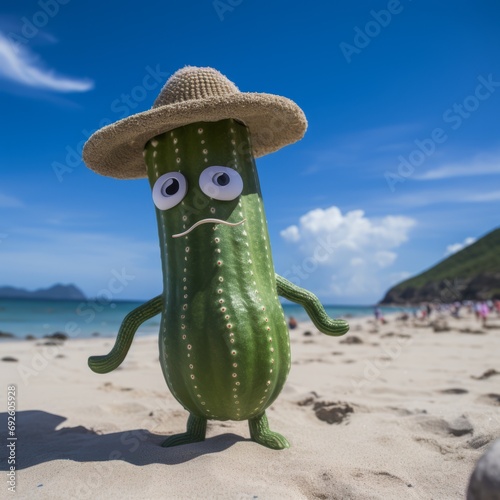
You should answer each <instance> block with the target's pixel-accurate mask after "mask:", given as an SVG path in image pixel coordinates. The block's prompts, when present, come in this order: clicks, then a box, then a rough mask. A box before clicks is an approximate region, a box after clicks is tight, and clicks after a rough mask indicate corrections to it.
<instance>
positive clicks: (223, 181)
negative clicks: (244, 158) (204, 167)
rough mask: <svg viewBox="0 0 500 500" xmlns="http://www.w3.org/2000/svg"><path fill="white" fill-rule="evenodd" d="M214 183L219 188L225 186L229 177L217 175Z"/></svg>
mask: <svg viewBox="0 0 500 500" xmlns="http://www.w3.org/2000/svg"><path fill="white" fill-rule="evenodd" d="M215 182H217V184H218V185H219V186H227V185H228V184H229V175H227V174H226V173H222V174H219V175H218V176H217V177H216V179H215Z"/></svg>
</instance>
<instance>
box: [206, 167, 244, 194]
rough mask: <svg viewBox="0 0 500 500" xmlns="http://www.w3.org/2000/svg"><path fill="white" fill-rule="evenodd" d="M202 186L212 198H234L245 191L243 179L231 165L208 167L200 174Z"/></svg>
mask: <svg viewBox="0 0 500 500" xmlns="http://www.w3.org/2000/svg"><path fill="white" fill-rule="evenodd" d="M200 188H201V190H202V191H203V192H204V193H205V194H206V195H207V196H210V198H214V199H216V200H223V201H229V200H234V199H235V198H236V197H238V196H239V195H240V194H241V192H242V191H243V179H242V178H241V175H240V174H239V173H238V172H236V170H234V169H232V168H229V167H208V168H206V169H205V170H203V172H202V173H201V175H200Z"/></svg>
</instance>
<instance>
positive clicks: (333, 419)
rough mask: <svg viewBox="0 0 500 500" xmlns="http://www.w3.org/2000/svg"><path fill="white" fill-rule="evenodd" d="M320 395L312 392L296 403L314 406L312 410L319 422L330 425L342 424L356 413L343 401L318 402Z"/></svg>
mask: <svg viewBox="0 0 500 500" xmlns="http://www.w3.org/2000/svg"><path fill="white" fill-rule="evenodd" d="M318 398H319V395H318V394H317V393H315V392H310V393H308V394H307V395H305V396H304V397H301V398H300V399H299V400H297V401H296V403H297V404H298V405H299V406H312V409H313V411H314V413H315V415H316V417H317V418H318V419H319V420H322V421H323V422H326V423H328V424H340V423H342V422H343V421H344V420H345V419H346V418H348V417H349V415H350V414H351V413H354V408H353V406H351V405H350V404H349V403H344V402H342V401H337V402H331V401H318Z"/></svg>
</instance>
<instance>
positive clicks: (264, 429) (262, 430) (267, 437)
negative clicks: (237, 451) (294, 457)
mask: <svg viewBox="0 0 500 500" xmlns="http://www.w3.org/2000/svg"><path fill="white" fill-rule="evenodd" d="M248 427H249V428H250V437H251V438H252V441H255V442H256V443H259V444H261V445H262V446H266V447H267V448H271V449H273V450H283V449H285V448H290V443H289V442H288V441H287V440H286V438H284V437H283V436H282V435H281V434H278V433H277V432H273V431H272V430H271V429H270V428H269V422H268V421H267V417H266V413H265V412H264V413H262V414H261V415H259V416H258V417H254V418H251V419H249V420H248Z"/></svg>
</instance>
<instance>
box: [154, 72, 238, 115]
mask: <svg viewBox="0 0 500 500" xmlns="http://www.w3.org/2000/svg"><path fill="white" fill-rule="evenodd" d="M237 92H239V90H238V87H236V85H235V84H234V83H233V82H231V81H230V80H228V79H227V78H226V77H225V76H224V75H223V74H222V73H220V72H219V71H217V70H216V69H213V68H198V67H195V66H186V67H185V68H182V69H180V70H178V71H176V72H175V73H174V74H173V75H172V76H171V77H170V78H169V79H168V80H167V83H165V85H164V87H163V88H162V89H161V92H160V94H159V95H158V97H157V98H156V101H155V102H154V104H153V108H158V107H160V106H167V105H170V104H175V103H178V102H185V101H193V100H200V99H207V98H210V97H221V96H224V95H228V94H235V93H237Z"/></svg>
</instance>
